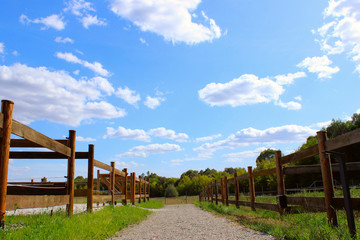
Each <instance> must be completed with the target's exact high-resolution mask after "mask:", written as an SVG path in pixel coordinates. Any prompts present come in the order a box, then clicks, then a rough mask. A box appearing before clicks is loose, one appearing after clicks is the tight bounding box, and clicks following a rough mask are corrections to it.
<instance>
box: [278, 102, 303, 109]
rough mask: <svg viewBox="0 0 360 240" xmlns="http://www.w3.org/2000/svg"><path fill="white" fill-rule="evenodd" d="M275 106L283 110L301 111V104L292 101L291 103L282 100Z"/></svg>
mask: <svg viewBox="0 0 360 240" xmlns="http://www.w3.org/2000/svg"><path fill="white" fill-rule="evenodd" d="M275 105H278V106H280V107H282V108H286V109H289V110H300V109H301V104H300V103H298V102H294V101H290V102H282V101H281V100H279V101H276V102H275Z"/></svg>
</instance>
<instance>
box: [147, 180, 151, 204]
mask: <svg viewBox="0 0 360 240" xmlns="http://www.w3.org/2000/svg"><path fill="white" fill-rule="evenodd" d="M148 180H149V184H148V197H147V198H148V201H150V178H148Z"/></svg>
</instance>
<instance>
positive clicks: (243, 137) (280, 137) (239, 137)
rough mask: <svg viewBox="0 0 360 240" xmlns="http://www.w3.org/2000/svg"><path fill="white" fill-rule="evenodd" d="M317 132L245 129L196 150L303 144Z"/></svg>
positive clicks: (296, 128)
mask: <svg viewBox="0 0 360 240" xmlns="http://www.w3.org/2000/svg"><path fill="white" fill-rule="evenodd" d="M315 132H316V130H314V129H312V128H310V127H304V126H299V125H285V126H280V127H272V128H267V129H265V130H259V129H255V128H251V127H250V128H245V129H242V130H240V131H238V132H237V133H235V134H231V135H230V136H229V137H227V138H226V139H224V140H220V141H217V142H214V143H204V144H202V145H201V146H200V147H197V148H195V149H194V151H198V152H214V151H217V150H220V149H224V148H235V147H244V146H249V145H257V144H277V143H286V142H303V141H304V140H305V139H306V138H307V137H308V136H310V135H314V134H315Z"/></svg>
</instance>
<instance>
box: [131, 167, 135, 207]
mask: <svg viewBox="0 0 360 240" xmlns="http://www.w3.org/2000/svg"><path fill="white" fill-rule="evenodd" d="M135 177H136V176H135V172H133V173H131V185H130V192H131V204H132V205H135V191H136V190H135V184H136V180H135Z"/></svg>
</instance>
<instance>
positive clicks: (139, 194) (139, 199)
mask: <svg viewBox="0 0 360 240" xmlns="http://www.w3.org/2000/svg"><path fill="white" fill-rule="evenodd" d="M139 203H141V176H139Z"/></svg>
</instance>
